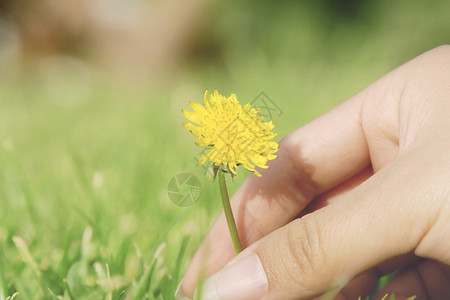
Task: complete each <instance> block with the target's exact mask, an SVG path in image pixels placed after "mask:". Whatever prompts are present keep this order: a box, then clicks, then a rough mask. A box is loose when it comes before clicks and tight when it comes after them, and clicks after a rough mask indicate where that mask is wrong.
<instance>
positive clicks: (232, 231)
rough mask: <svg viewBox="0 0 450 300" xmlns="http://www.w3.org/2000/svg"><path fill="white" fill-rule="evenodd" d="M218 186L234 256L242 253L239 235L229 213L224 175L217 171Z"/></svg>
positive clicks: (228, 199) (231, 214)
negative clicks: (234, 252)
mask: <svg viewBox="0 0 450 300" xmlns="http://www.w3.org/2000/svg"><path fill="white" fill-rule="evenodd" d="M218 175H219V186H220V195H221V196H222V204H223V210H224V211H225V217H226V218H227V223H228V229H229V230H230V236H231V240H232V241H233V246H234V251H236V254H238V253H239V252H241V251H242V246H241V242H240V240H239V234H238V232H237V229H236V222H235V221H234V217H233V212H232V211H231V205H230V197H228V190H227V182H226V181H225V173H224V172H223V171H222V170H219V174H218Z"/></svg>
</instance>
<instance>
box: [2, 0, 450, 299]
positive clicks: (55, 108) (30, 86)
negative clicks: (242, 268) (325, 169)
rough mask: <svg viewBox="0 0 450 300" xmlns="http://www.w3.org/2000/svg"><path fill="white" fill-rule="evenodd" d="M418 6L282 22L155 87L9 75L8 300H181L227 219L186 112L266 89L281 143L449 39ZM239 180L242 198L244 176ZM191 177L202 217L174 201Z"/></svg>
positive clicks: (5, 134) (5, 86)
mask: <svg viewBox="0 0 450 300" xmlns="http://www.w3.org/2000/svg"><path fill="white" fill-rule="evenodd" d="M383 3H384V2H383ZM386 3H388V2H386ZM408 3H409V2H407V1H400V4H392V5H391V6H390V5H389V4H386V5H385V6H383V7H381V8H379V11H378V13H379V14H380V18H381V20H376V18H375V19H372V20H371V22H372V23H370V26H369V25H368V26H367V27H366V26H362V25H361V24H362V23H358V24H356V25H355V24H348V23H339V24H340V25H339V26H336V27H335V28H328V27H326V26H325V27H324V28H321V29H317V30H316V31H313V33H314V34H311V31H310V30H309V29H308V28H309V27H307V26H315V25H314V24H313V22H312V21H311V20H310V19H308V16H307V15H305V18H301V19H298V18H295V17H286V18H285V19H279V20H280V21H279V26H280V28H274V29H273V32H271V31H267V32H266V31H265V34H267V35H268V39H269V40H268V41H267V40H261V45H260V47H259V48H255V49H253V51H250V50H248V47H247V46H245V43H244V42H243V41H242V40H239V39H240V38H242V39H243V37H239V33H236V35H237V37H236V39H237V40H238V42H239V43H240V44H239V45H241V46H242V45H243V46H242V47H245V49H247V50H246V51H247V53H244V54H242V53H241V52H239V51H240V50H241V49H240V48H239V46H236V47H234V46H231V47H229V48H227V52H226V53H225V54H224V56H223V59H224V64H223V65H220V66H218V65H212V66H211V65H201V64H200V63H195V62H194V63H192V64H190V65H188V66H187V67H186V68H184V69H183V70H182V71H180V73H179V74H177V75H176V76H174V77H173V80H170V83H166V84H164V85H161V86H159V87H157V88H156V87H151V88H147V87H145V86H144V85H140V86H133V87H131V86H128V85H126V84H123V85H118V84H116V83H114V82H111V81H108V80H100V79H98V78H95V77H93V78H92V79H90V80H88V81H86V80H84V79H83V78H84V77H82V76H81V75H79V74H78V75H77V74H65V75H64V76H65V77H64V76H63V78H59V77H58V76H55V77H52V75H50V77H48V78H46V80H43V75H42V73H37V74H34V75H29V76H16V77H13V78H11V77H10V76H8V72H7V71H5V70H2V71H0V79H1V80H0V299H5V298H7V297H9V296H11V299H12V298H15V299H165V300H168V299H173V292H174V290H175V288H176V285H177V284H178V282H179V280H180V279H181V276H182V273H183V270H184V269H185V267H186V266H187V263H188V261H189V259H190V258H191V257H192V255H193V253H194V252H195V249H196V247H197V246H198V245H199V243H200V242H201V239H202V238H203V237H204V235H205V234H206V232H207V230H208V228H209V226H210V225H211V223H212V222H213V220H214V219H215V216H216V215H217V214H218V213H219V212H220V210H221V202H220V198H219V191H218V188H217V187H216V184H215V183H213V182H212V181H211V179H210V178H208V177H207V176H204V170H203V169H202V168H201V167H198V166H197V165H196V162H195V159H194V158H195V157H197V156H198V154H199V152H200V151H201V149H199V148H197V147H196V146H195V145H194V144H193V141H194V138H193V137H192V136H191V135H190V134H189V133H188V132H187V131H186V130H185V129H184V128H182V126H181V122H182V121H183V120H184V119H183V117H182V115H181V112H180V111H181V109H182V108H188V104H187V103H188V101H189V100H193V101H197V102H200V101H201V100H202V96H203V93H204V90H205V89H209V90H213V89H214V88H218V89H219V92H220V93H221V94H223V95H229V94H230V93H231V92H235V93H236V94H237V96H238V99H239V100H240V101H241V102H243V103H246V102H251V101H252V100H253V99H254V98H255V97H256V96H257V95H258V94H259V93H260V92H261V91H264V92H265V93H266V94H267V95H268V96H269V97H270V98H271V99H272V101H274V102H275V103H276V104H277V105H278V106H279V107H280V109H281V110H282V114H281V115H280V116H276V117H274V123H275V126H276V127H275V130H276V131H277V132H278V133H279V137H277V139H276V140H279V139H281V137H283V136H284V135H286V134H287V133H289V132H290V131H292V130H294V129H295V128H297V127H298V126H301V125H302V124H305V123H306V122H308V121H309V120H311V119H313V118H315V117H316V116H319V115H320V114H321V113H323V112H325V111H327V110H329V109H330V108H332V107H333V106H335V105H336V104H338V103H340V102H342V101H343V100H345V99H346V98H348V97H349V96H351V95H352V94H354V93H356V92H357V91H359V90H360V89H362V88H363V87H364V86H366V85H367V84H369V83H370V82H372V81H374V80H376V79H377V78H379V77H380V76H382V75H383V74H385V73H386V72H388V71H389V70H391V69H393V68H395V67H397V66H398V65H400V64H402V63H404V62H406V61H408V60H409V59H411V58H413V57H414V56H417V55H419V54H420V53H422V52H423V51H425V50H428V49H431V48H433V47H435V46H438V45H440V44H443V43H448V42H449V41H450V36H449V34H448V28H450V21H449V20H448V18H447V17H448V16H447V13H448V11H450V7H449V4H447V2H446V1H437V3H436V4H435V5H433V6H432V7H428V6H426V4H418V2H417V3H416V2H414V3H413V4H411V5H409V4H408ZM405 7H407V8H408V11H406V12H405ZM388 8H389V9H388ZM288 11H289V9H287V11H286V12H288ZM282 12H283V11H280V12H279V13H280V14H282ZM233 13H234V12H233V11H231V12H229V13H228V17H229V16H231V15H233ZM424 15H425V16H424ZM426 16H429V17H430V18H433V20H429V19H427V18H426ZM431 16H433V17H431ZM244 17H245V16H244V15H242V16H240V15H237V18H238V21H239V20H240V21H242V22H244V19H245V18H244ZM239 18H240V19H239ZM273 18H274V19H273V20H278V19H276V18H277V17H276V16H274V17H273ZM273 20H272V22H275V21H273ZM220 22H223V23H224V24H230V22H231V21H230V20H228V19H227V15H226V14H225V16H224V17H223V18H222V19H221V20H219V25H218V26H219V29H220V28H221V27H220V26H221V25H220V24H221V23H220ZM231 24H235V23H231ZM276 24H278V23H276ZM276 24H275V25H274V24H266V25H265V26H266V27H264V28H266V29H268V28H272V25H273V26H278V25H276ZM241 25H242V23H239V22H236V24H235V25H234V26H236V27H235V28H233V27H231V28H227V29H226V30H229V31H230V32H233V31H238V30H237V29H238V28H239V26H241ZM411 28H413V29H414V30H415V34H413V35H411V34H410V30H411ZM222 29H223V28H222ZM224 30H225V29H224ZM276 32H278V33H280V32H282V33H283V35H282V36H278V35H276V34H275V33H276ZM224 35H225V36H226V35H227V32H225V33H224ZM399 37H401V38H399ZM261 39H262V38H261ZM304 43H308V44H307V45H305V44H304ZM239 53H241V54H239ZM239 171H240V172H239V173H240V174H239V176H238V178H237V180H236V182H235V183H234V184H230V193H231V194H232V193H233V191H234V190H236V188H237V187H238V186H239V184H240V183H241V182H242V181H243V180H244V179H245V177H246V176H247V172H246V171H245V170H243V169H240V170H239ZM180 172H189V173H193V174H194V175H195V176H197V178H199V179H200V181H201V185H202V194H201V197H200V200H199V201H198V203H196V204H195V205H193V206H191V207H187V208H181V207H177V206H176V205H174V204H173V203H172V202H171V201H170V200H169V198H168V195H167V185H168V183H169V181H170V180H171V178H172V177H173V176H174V175H176V174H178V173H180ZM16 293H17V294H16Z"/></svg>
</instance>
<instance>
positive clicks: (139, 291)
mask: <svg viewBox="0 0 450 300" xmlns="http://www.w3.org/2000/svg"><path fill="white" fill-rule="evenodd" d="M155 267H156V259H153V261H152V264H151V266H150V268H148V269H147V270H146V271H145V272H144V275H142V277H141V278H140V280H139V283H138V286H137V288H136V291H135V292H134V295H133V297H131V300H140V299H144V295H145V294H146V293H147V292H148V291H149V289H150V285H151V280H152V276H153V273H154V271H155Z"/></svg>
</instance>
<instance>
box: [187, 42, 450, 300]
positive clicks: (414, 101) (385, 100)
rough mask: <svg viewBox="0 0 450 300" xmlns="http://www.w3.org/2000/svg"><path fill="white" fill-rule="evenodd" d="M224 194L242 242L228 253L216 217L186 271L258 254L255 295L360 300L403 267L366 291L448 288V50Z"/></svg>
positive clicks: (385, 84) (304, 133) (193, 273)
mask: <svg viewBox="0 0 450 300" xmlns="http://www.w3.org/2000/svg"><path fill="white" fill-rule="evenodd" d="M269 166H270V168H269V169H267V170H261V174H262V178H257V177H256V176H253V175H251V176H249V178H248V179H247V180H246V181H245V182H244V183H243V184H242V186H241V187H240V188H239V189H238V191H237V192H236V193H235V195H233V197H232V199H231V203H232V204H231V205H232V208H233V212H234V215H235V219H236V222H237V227H238V232H239V235H240V237H241V241H242V244H243V247H244V248H246V249H245V250H244V251H243V252H242V253H241V254H239V255H238V256H236V255H235V252H234V250H233V246H232V243H231V240H230V238H229V233H228V228H227V224H226V222H225V217H224V215H223V213H222V214H221V215H220V216H219V217H218V219H217V220H216V222H215V223H214V225H213V226H212V228H211V230H210V232H209V234H208V235H207V237H206V238H205V240H204V242H203V243H202V245H201V246H200V248H199V249H198V251H197V253H196V255H195V257H194V258H193V260H192V262H191V264H190V265H189V267H188V269H187V270H186V273H185V276H184V280H183V285H182V289H183V291H184V293H185V294H186V295H188V296H192V294H193V292H194V289H195V287H196V286H197V284H198V277H199V275H198V274H199V273H202V274H203V275H206V276H209V275H212V274H213V273H215V272H217V271H219V270H220V269H222V268H223V267H224V266H225V265H226V264H227V263H229V262H230V260H233V261H239V260H241V259H243V258H245V257H248V256H250V255H255V254H256V255H257V256H258V258H259V259H260V261H261V264H262V267H263V269H264V272H265V274H266V276H267V281H268V287H267V291H266V292H265V293H264V295H261V297H258V299H264V300H269V299H285V300H288V299H311V298H315V297H318V296H320V295H321V294H323V293H324V292H326V291H327V290H329V288H330V287H331V286H336V285H339V284H342V285H345V286H344V288H343V289H342V290H341V291H340V292H339V294H338V295H337V296H336V298H335V299H348V300H350V299H357V298H358V296H359V295H362V296H364V295H367V294H368V293H369V292H370V291H372V289H373V287H374V286H375V284H376V281H377V280H378V278H379V277H380V276H382V275H384V274H387V273H389V272H392V271H395V270H401V271H400V272H399V273H397V275H395V276H394V277H393V278H392V279H391V281H390V282H389V283H388V284H387V285H386V287H385V288H384V289H383V290H382V291H380V292H379V293H378V294H377V296H376V297H375V299H379V298H381V296H382V295H384V294H386V293H391V292H393V293H396V295H397V297H396V299H406V297H408V296H411V295H417V299H448V298H449V295H450V46H441V47H438V48H435V49H433V50H431V51H428V52H426V53H425V54H423V55H421V56H419V57H417V58H415V59H413V60H411V61H410V62H408V63H406V64H405V65H403V66H401V67H399V68H397V69H395V70H394V71H392V72H390V73H389V74H387V75H385V76H384V77H382V78H381V79H379V80H377V81H376V82H374V83H373V84H371V85H370V86H368V87H367V88H365V89H364V90H362V91H361V92H359V93H358V94H356V95H355V96H353V97H351V98H350V99H348V100H347V101H345V102H343V103H342V104H341V105H339V106H338V107H336V108H335V109H333V110H331V111H330V112H328V113H326V114H325V115H323V116H321V117H319V118H317V119H316V120H314V121H312V122H310V123H309V124H307V125H305V126H303V127H301V128H299V129H297V130H296V131H294V132H292V133H291V134H289V135H288V136H286V137H285V138H284V139H283V140H282V141H281V142H280V150H279V152H278V158H277V159H275V160H273V161H271V162H270V163H269Z"/></svg>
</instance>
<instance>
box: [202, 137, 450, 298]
mask: <svg viewBox="0 0 450 300" xmlns="http://www.w3.org/2000/svg"><path fill="white" fill-rule="evenodd" d="M425 144H428V143H425ZM425 147H426V145H425ZM427 149H428V148H427ZM417 153H419V154H417ZM422 153H424V154H425V155H426V157H428V156H427V151H425V149H420V151H417V152H412V153H408V154H403V155H402V156H401V157H399V158H398V159H396V160H395V162H392V163H391V164H389V165H388V166H386V167H385V168H384V169H383V170H382V171H380V172H378V173H377V174H375V175H373V176H372V177H371V178H370V179H369V180H367V181H365V182H364V183H363V184H361V185H360V186H358V187H357V188H355V189H353V190H352V191H351V192H350V193H349V194H348V195H347V197H346V199H342V200H340V201H338V202H336V203H334V204H330V205H328V206H326V207H324V208H322V209H319V210H317V211H315V212H313V213H311V214H308V215H306V216H304V217H303V218H301V219H297V220H295V221H293V222H291V223H289V224H288V225H286V226H284V227H282V228H280V229H278V230H276V231H274V232H273V233H271V234H269V235H267V236H266V237H264V238H263V239H261V240H259V241H258V242H256V243H254V244H253V245H251V246H250V247H248V248H247V249H246V250H244V252H242V253H241V254H240V255H239V256H237V257H236V258H235V259H233V260H232V261H231V262H230V264H228V265H227V266H226V267H225V268H224V269H223V270H221V271H220V272H218V273H216V274H214V275H213V276H211V277H210V278H209V279H208V280H207V281H206V282H205V285H204V289H205V290H204V291H205V294H204V296H205V297H204V299H222V300H228V299H249V300H250V299H264V300H269V299H286V300H287V299H304V298H305V299H306V298H311V297H315V296H318V295H320V294H321V293H324V292H326V291H327V290H328V289H329V288H330V287H333V286H340V285H344V284H345V283H346V282H348V281H349V280H351V279H352V278H354V277H355V276H357V275H358V274H361V273H363V272H364V271H365V270H368V269H370V268H372V267H374V266H376V265H378V264H380V263H381V262H383V261H385V260H387V259H389V258H391V257H394V256H399V255H404V254H407V253H410V252H411V251H413V250H414V249H415V247H417V245H418V244H419V243H420V241H421V239H422V238H423V236H424V235H425V234H426V233H427V232H428V230H429V229H430V226H432V224H433V220H435V219H436V217H437V216H438V215H439V206H437V205H431V206H427V205H426V204H429V203H431V200H432V199H434V198H435V195H434V193H435V192H434V191H435V190H437V187H439V186H442V185H443V184H445V179H443V178H439V174H437V175H435V176H431V178H429V177H430V174H427V173H426V172H425V174H422V173H423V172H422V170H423V169H424V166H423V165H422V164H421V163H417V162H418V161H419V160H418V156H420V155H422ZM434 155H435V153H434V154H433V155H431V156H430V157H434ZM411 162H416V163H415V165H414V166H411ZM426 163H427V164H430V162H426ZM435 164H439V163H435ZM433 168H434V167H432V169H433ZM405 170H408V172H409V171H410V172H412V174H415V177H414V178H411V177H407V176H405ZM425 178H428V179H430V180H431V182H432V183H433V184H429V185H426V186H423V185H420V184H419V183H420V182H424V179H425ZM392 191H395V193H393V192H392ZM411 199H415V200H414V201H419V202H413V201H411ZM405 204H406V205H405Z"/></svg>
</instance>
